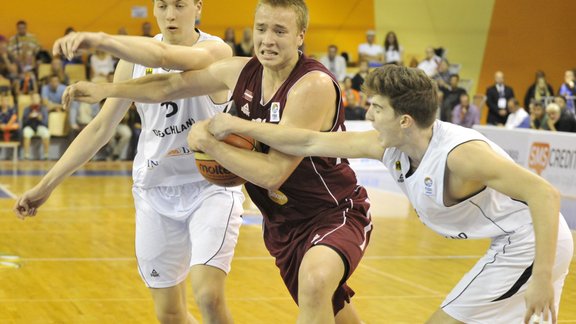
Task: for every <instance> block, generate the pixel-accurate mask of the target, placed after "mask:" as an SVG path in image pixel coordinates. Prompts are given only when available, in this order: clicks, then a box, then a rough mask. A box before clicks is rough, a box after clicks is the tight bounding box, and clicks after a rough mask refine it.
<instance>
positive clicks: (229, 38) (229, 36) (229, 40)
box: [222, 27, 236, 55]
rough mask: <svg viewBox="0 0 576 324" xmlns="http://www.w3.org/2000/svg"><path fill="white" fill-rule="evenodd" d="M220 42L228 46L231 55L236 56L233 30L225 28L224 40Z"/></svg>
mask: <svg viewBox="0 0 576 324" xmlns="http://www.w3.org/2000/svg"><path fill="white" fill-rule="evenodd" d="M222 40H223V41H224V43H226V44H228V46H230V48H231V49H232V55H236V33H235V32H234V28H232V27H228V28H226V31H224V38H223V39H222Z"/></svg>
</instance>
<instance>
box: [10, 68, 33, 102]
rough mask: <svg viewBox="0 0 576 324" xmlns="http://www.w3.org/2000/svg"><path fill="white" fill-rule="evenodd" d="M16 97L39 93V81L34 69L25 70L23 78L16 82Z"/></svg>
mask: <svg viewBox="0 0 576 324" xmlns="http://www.w3.org/2000/svg"><path fill="white" fill-rule="evenodd" d="M15 90H16V95H21V94H25V95H27V94H34V93H38V81H37V80H36V75H35V74H34V71H33V70H32V67H30V66H28V67H26V68H24V72H23V73H22V76H21V77H20V78H19V79H18V80H17V81H16V89H15Z"/></svg>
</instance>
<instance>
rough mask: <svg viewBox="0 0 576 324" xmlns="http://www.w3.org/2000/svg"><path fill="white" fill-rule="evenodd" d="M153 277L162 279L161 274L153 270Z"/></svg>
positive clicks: (151, 274)
mask: <svg viewBox="0 0 576 324" xmlns="http://www.w3.org/2000/svg"><path fill="white" fill-rule="evenodd" d="M150 276H151V277H160V274H159V273H158V272H156V270H154V269H152V272H151V273H150Z"/></svg>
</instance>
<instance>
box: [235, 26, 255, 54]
mask: <svg viewBox="0 0 576 324" xmlns="http://www.w3.org/2000/svg"><path fill="white" fill-rule="evenodd" d="M235 53H236V54H235V55H236V56H246V57H252V56H254V41H253V40H252V28H249V27H246V28H244V31H243V32H242V41H240V43H238V45H236V51H235Z"/></svg>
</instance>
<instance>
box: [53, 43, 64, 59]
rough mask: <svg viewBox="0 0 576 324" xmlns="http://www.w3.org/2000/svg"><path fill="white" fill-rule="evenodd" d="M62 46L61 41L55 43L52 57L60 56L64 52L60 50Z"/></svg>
mask: <svg viewBox="0 0 576 324" xmlns="http://www.w3.org/2000/svg"><path fill="white" fill-rule="evenodd" d="M60 44H61V41H60V39H58V40H57V41H55V42H54V45H52V55H53V56H56V55H60V54H61V53H62V51H61V49H60Z"/></svg>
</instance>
